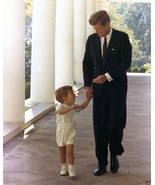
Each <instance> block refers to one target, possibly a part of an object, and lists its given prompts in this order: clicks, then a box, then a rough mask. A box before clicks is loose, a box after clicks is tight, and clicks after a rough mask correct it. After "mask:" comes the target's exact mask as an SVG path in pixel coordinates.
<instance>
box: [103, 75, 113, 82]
mask: <svg viewBox="0 0 155 185" xmlns="http://www.w3.org/2000/svg"><path fill="white" fill-rule="evenodd" d="M105 76H106V78H107V80H108V81H109V82H111V81H112V80H113V79H112V77H111V76H110V75H109V73H105Z"/></svg>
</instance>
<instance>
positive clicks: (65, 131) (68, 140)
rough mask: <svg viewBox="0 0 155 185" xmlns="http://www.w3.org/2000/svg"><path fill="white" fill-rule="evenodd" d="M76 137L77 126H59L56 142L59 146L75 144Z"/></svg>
mask: <svg viewBox="0 0 155 185" xmlns="http://www.w3.org/2000/svg"><path fill="white" fill-rule="evenodd" d="M74 139H75V128H66V127H65V128H63V127H61V126H57V131H56V142H57V145H58V146H60V147H62V146H66V145H69V144H74Z"/></svg>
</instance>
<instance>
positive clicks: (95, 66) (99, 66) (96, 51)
mask: <svg viewBox="0 0 155 185" xmlns="http://www.w3.org/2000/svg"><path fill="white" fill-rule="evenodd" d="M131 52H132V47H131V44H130V41H129V37H128V35H127V34H126V33H124V32H121V31H118V30H115V29H113V32H112V35H111V39H110V42H109V45H108V50H107V53H106V58H105V60H104V62H103V61H102V56H101V44H100V37H99V36H98V34H97V33H94V34H92V35H90V36H89V37H88V39H87V42H86V51H85V55H84V59H83V77H84V86H85V87H86V86H92V80H93V79H94V78H96V77H97V76H99V75H102V74H105V73H109V74H110V76H111V77H112V78H113V81H111V82H108V81H107V82H105V83H104V84H103V85H98V84H93V86H95V87H102V86H106V85H107V84H110V85H111V86H115V87H117V86H121V85H122V86H124V88H127V76H126V71H127V69H129V67H130V65H131Z"/></svg>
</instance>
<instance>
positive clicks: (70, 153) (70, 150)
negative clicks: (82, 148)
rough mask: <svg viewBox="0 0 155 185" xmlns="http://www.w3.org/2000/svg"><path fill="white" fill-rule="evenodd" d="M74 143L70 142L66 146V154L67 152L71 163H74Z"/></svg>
mask: <svg viewBox="0 0 155 185" xmlns="http://www.w3.org/2000/svg"><path fill="white" fill-rule="evenodd" d="M73 150H74V145H73V144H70V145H67V146H66V154H67V160H68V163H69V164H72V165H73V164H74V153H73Z"/></svg>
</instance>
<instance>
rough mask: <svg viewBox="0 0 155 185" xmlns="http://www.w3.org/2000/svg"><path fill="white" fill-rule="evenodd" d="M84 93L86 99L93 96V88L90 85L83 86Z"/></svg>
mask: <svg viewBox="0 0 155 185" xmlns="http://www.w3.org/2000/svg"><path fill="white" fill-rule="evenodd" d="M85 95H86V98H87V99H88V100H91V99H92V98H93V90H92V88H91V87H85Z"/></svg>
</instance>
